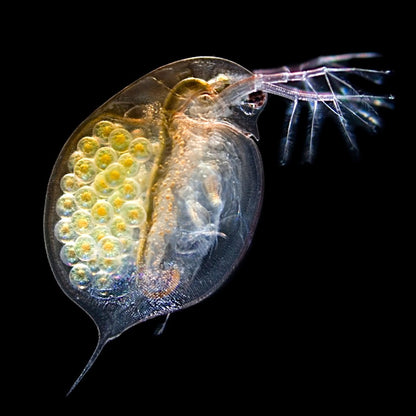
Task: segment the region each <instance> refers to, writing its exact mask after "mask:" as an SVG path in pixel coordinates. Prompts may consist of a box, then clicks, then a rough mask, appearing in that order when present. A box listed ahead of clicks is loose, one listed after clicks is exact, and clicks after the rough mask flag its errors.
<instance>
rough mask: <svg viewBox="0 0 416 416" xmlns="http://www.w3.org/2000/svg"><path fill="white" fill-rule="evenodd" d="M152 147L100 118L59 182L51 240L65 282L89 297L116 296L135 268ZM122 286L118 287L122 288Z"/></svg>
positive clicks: (132, 132) (137, 133)
mask: <svg viewBox="0 0 416 416" xmlns="http://www.w3.org/2000/svg"><path fill="white" fill-rule="evenodd" d="M153 151H154V146H153V145H152V143H151V142H150V141H149V140H148V139H146V138H145V137H142V136H141V135H140V132H138V131H129V130H127V129H125V128H124V127H123V126H122V125H120V124H118V123H113V122H111V121H109V120H102V121H99V122H98V123H96V124H95V126H94V128H93V131H92V134H91V136H86V137H83V138H81V139H80V140H79V142H78V144H77V149H76V151H74V152H73V153H72V154H71V155H70V157H69V161H68V168H69V173H67V174H66V175H64V176H63V177H62V178H61V182H60V186H61V189H62V191H63V194H62V195H61V196H60V197H59V199H58V201H57V203H56V212H57V214H58V215H59V217H60V220H59V221H58V222H57V223H56V226H55V237H56V238H57V239H58V240H59V241H60V242H61V243H63V246H62V249H61V252H60V255H61V260H62V261H63V262H64V263H65V264H66V265H68V266H70V267H71V269H70V272H69V280H70V282H71V283H72V284H73V285H74V286H75V287H76V288H78V289H80V290H85V289H88V290H90V291H91V293H92V294H93V295H98V296H105V297H107V296H118V295H120V293H122V292H123V290H124V289H125V287H126V284H127V280H128V278H129V276H130V275H131V270H132V268H134V264H135V252H136V249H137V241H138V237H139V233H140V227H141V225H142V224H143V223H144V222H145V221H146V219H147V218H146V211H145V209H144V199H145V195H146V189H147V187H148V183H147V181H148V178H149V171H150V168H151V164H152V158H153ZM123 288H124V289H123Z"/></svg>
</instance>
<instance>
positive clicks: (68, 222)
mask: <svg viewBox="0 0 416 416" xmlns="http://www.w3.org/2000/svg"><path fill="white" fill-rule="evenodd" d="M251 75H252V74H251V72H250V71H248V70H246V69H244V68H242V67H241V66H239V65H237V64H235V63H233V62H230V61H227V60H224V59H219V58H207V57H201V58H191V59H186V60H182V61H178V62H175V63H172V64H169V65H167V66H164V67H162V68H159V69H157V70H155V71H153V72H151V73H150V74H148V75H146V76H144V77H142V78H140V79H139V80H138V81H136V82H134V83H133V84H131V85H130V86H128V87H127V88H125V89H124V90H122V91H121V92H119V93H118V94H117V95H115V96H114V97H113V98H111V99H110V100H109V101H107V102H106V103H105V104H103V105H102V106H101V107H100V108H98V109H97V110H96V111H94V112H93V113H92V114H91V115H90V116H89V117H88V118H87V119H86V120H85V121H84V122H83V123H81V125H80V126H79V127H78V128H77V129H76V130H75V131H74V133H73V134H72V135H71V137H70V138H69V140H68V141H67V142H66V144H65V145H64V147H63V149H62V151H61V153H60V155H59V157H58V159H57V162H56V164H55V167H54V169H53V172H52V175H51V178H50V182H49V187H48V192H47V199H46V206H45V220H44V222H45V239H46V247H47V252H48V257H49V260H50V264H51V267H52V270H53V272H54V275H55V278H56V280H57V281H58V283H59V285H60V286H61V288H62V290H63V291H64V292H65V293H66V294H67V295H68V296H69V297H70V298H71V299H72V300H73V301H74V302H75V303H77V304H78V305H79V306H80V307H81V308H83V309H84V310H85V311H86V312H87V313H88V314H89V315H90V316H91V317H92V319H93V320H94V322H95V323H96V325H97V327H98V329H99V334H100V337H99V342H98V346H97V349H96V351H95V353H94V354H93V356H92V357H91V360H90V362H89V363H88V364H87V367H86V368H85V370H84V372H83V373H82V374H81V376H80V378H81V377H82V376H83V374H84V373H85V371H86V370H88V368H89V367H90V366H91V364H92V363H93V362H94V360H95V358H96V357H97V355H98V354H99V352H100V351H101V349H102V347H103V346H104V345H105V343H106V342H107V341H108V340H110V339H112V338H114V337H116V336H118V335H119V334H121V333H122V332H123V331H125V330H126V329H127V328H129V327H131V326H133V325H135V324H137V323H139V322H142V321H145V320H147V319H150V318H152V317H155V316H158V315H164V314H169V313H171V312H173V311H176V310H180V309H183V308H185V307H188V306H190V305H192V304H195V303H197V302H199V301H201V300H202V299H204V298H206V297H207V296H209V295H210V294H212V293H213V292H215V290H217V289H218V288H219V286H221V284H223V282H224V281H225V280H226V279H227V278H228V277H229V275H230V274H231V272H232V271H233V270H234V269H235V267H236V266H237V264H238V263H239V261H240V260H241V258H242V256H243V255H244V253H245V251H246V249H247V247H248V245H249V244H250V241H251V238H252V235H253V232H254V229H255V226H256V223H257V218H258V215H259V210H260V207H261V202H262V192H263V168H262V162H261V158H260V155H259V152H258V150H257V147H256V145H255V143H254V141H253V138H256V136H257V128H256V120H257V116H258V114H259V112H260V111H261V109H262V106H263V105H264V102H265V100H264V102H263V103H262V104H261V105H259V106H258V108H256V111H251V112H250V113H248V112H247V111H244V108H242V107H241V106H240V105H239V104H237V103H234V104H230V105H229V106H227V107H224V106H223V105H222V103H221V102H220V100H218V99H217V98H218V95H219V93H220V92H221V91H222V90H224V88H226V87H227V86H228V85H232V84H234V83H236V82H238V81H239V80H241V79H244V78H247V77H248V76H251ZM77 382H78V381H77ZM77 382H76V383H77ZM76 383H75V384H76Z"/></svg>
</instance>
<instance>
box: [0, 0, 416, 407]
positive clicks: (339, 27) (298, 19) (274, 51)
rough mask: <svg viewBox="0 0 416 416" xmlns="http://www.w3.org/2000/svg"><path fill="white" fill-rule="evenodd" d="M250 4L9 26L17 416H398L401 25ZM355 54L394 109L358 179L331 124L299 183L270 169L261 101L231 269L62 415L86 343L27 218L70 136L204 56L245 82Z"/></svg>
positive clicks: (403, 302) (386, 16) (278, 107)
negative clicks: (111, 104) (257, 207)
mask: <svg viewBox="0 0 416 416" xmlns="http://www.w3.org/2000/svg"><path fill="white" fill-rule="evenodd" d="M264 3H265V2H253V3H247V2H246V3H243V2H235V3H231V4H228V3H225V2H219V3H212V2H200V3H181V4H171V5H169V6H166V5H163V4H159V3H158V4H149V5H146V7H144V5H143V6H140V5H138V4H136V5H135V6H134V7H133V8H132V6H130V5H129V4H125V3H120V4H109V5H104V4H102V5H100V6H99V7H98V8H96V7H91V8H89V6H87V4H86V5H85V6H84V7H83V8H75V7H74V6H72V5H71V6H70V5H62V6H60V7H59V10H58V9H46V8H45V10H41V9H39V8H36V9H35V8H34V9H33V10H27V11H26V15H27V17H30V16H31V15H32V13H33V15H32V16H33V18H29V21H30V22H29V23H28V24H22V25H21V27H22V28H23V27H24V28H25V30H26V35H25V36H24V37H23V38H22V40H21V41H19V40H18V39H17V38H16V39H14V40H13V41H14V42H16V45H17V47H16V48H15V51H18V55H19V56H18V57H17V58H18V60H19V62H21V64H20V65H19V69H20V70H22V69H23V74H22V75H19V76H20V77H21V80H20V81H21V82H20V86H21V87H23V88H22V89H21V90H15V93H14V96H15V98H16V97H17V98H18V100H17V101H18V104H16V107H15V108H14V110H15V111H14V112H15V113H18V115H20V114H21V115H23V116H24V117H23V120H26V121H24V122H23V124H25V123H27V120H30V126H31V128H30V129H29V130H28V131H30V132H31V133H30V134H26V135H24V136H23V137H22V138H21V140H22V141H23V142H24V143H23V146H25V148H26V149H30V150H29V151H27V153H28V154H30V155H29V158H28V159H29V160H30V162H28V163H29V164H28V166H30V169H31V173H30V175H29V176H30V178H27V180H28V183H30V184H31V185H30V189H31V190H32V188H33V190H32V191H33V193H32V197H31V202H30V213H31V215H33V218H32V220H31V221H30V222H31V224H33V225H34V228H33V230H31V231H30V232H28V230H27V229H26V230H25V235H30V238H28V239H26V240H25V243H24V247H21V249H22V250H24V251H27V252H29V253H30V258H27V256H26V259H27V262H26V260H25V261H23V262H22V265H21V266H19V269H21V268H24V269H30V273H19V276H16V282H15V285H18V289H17V290H18V292H19V293H23V292H24V294H25V295H24V297H23V299H25V300H24V302H23V303H24V314H23V315H21V316H20V317H19V318H18V319H17V320H16V321H15V323H13V327H14V331H15V332H14V333H13V334H12V335H11V336H8V337H5V338H4V339H5V341H4V342H5V343H7V344H9V345H10V346H11V347H12V350H13V351H15V352H18V354H17V358H13V362H14V366H13V372H12V373H13V374H12V377H13V380H14V381H13V383H12V382H9V383H8V387H9V388H10V392H11V393H13V397H16V399H14V400H13V405H14V406H15V407H16V408H18V407H20V406H22V405H27V404H28V403H30V404H31V405H32V406H33V409H35V408H36V409H40V410H41V409H47V408H50V407H52V406H53V409H55V410H56V412H57V413H58V414H60V411H61V410H62V409H67V408H70V407H72V406H74V408H76V409H81V408H84V407H88V408H91V406H93V407H95V408H96V410H97V414H98V413H102V412H104V413H105V412H106V410H108V409H109V408H110V407H111V406H113V405H114V406H117V407H118V409H119V412H120V411H128V410H130V411H131V410H133V409H134V411H135V412H137V413H139V412H145V411H152V412H154V413H156V414H158V413H159V412H160V413H162V411H163V412H165V411H170V412H171V411H174V412H192V413H195V414H199V413H201V412H202V411H208V410H210V409H212V410H214V411H216V412H218V411H225V410H231V411H234V412H237V411H239V410H241V409H247V410H248V409H250V410H251V411H252V412H254V414H263V413H265V412H271V413H282V414H293V413H295V412H297V411H300V410H302V411H305V410H308V411H310V410H320V411H325V410H329V411H331V414H338V413H339V412H340V411H343V410H353V409H354V410H356V409H357V408H358V406H359V408H360V409H361V410H364V411H369V410H373V409H374V408H376V407H377V408H380V409H381V408H384V409H386V408H390V409H392V410H397V409H398V408H399V406H400V403H402V402H403V399H404V398H405V397H406V396H407V394H408V392H409V389H410V388H409V386H407V385H406V383H405V382H403V379H402V377H403V375H402V370H405V372H406V368H407V366H408V363H407V359H406V358H405V351H406V349H407V343H408V336H407V333H408V328H407V327H406V325H405V322H406V321H407V319H408V314H409V313H410V305H409V303H408V291H409V282H410V280H411V275H413V274H414V272H413V270H412V269H411V268H410V269H409V268H407V267H408V266H407V265H410V261H409V260H411V255H412V252H413V250H412V248H413V233H414V221H413V211H414V205H415V204H414V202H412V199H411V197H412V193H413V192H412V191H413V189H414V185H413V179H414V174H415V167H414V157H413V154H414V150H415V144H414V127H413V125H412V124H413V122H412V118H408V117H405V114H404V113H405V111H406V109H407V107H406V106H407V103H406V94H404V92H405V91H407V90H411V88H412V77H413V76H414V74H412V71H414V69H411V68H412V67H414V65H413V64H412V63H411V62H410V61H409V60H410V59H411V56H409V55H410V54H409V52H411V51H408V50H407V46H406V45H407V43H408V42H409V37H408V33H409V28H408V26H407V24H406V16H405V15H406V11H405V10H402V8H401V7H400V4H399V3H397V4H394V5H393V6H391V5H388V7H389V8H388V9H387V8H386V9H384V6H382V5H381V4H380V3H374V4H371V3H366V4H365V5H364V4H361V3H360V4H358V3H354V2H348V3H346V2H341V3H332V4H327V3H323V2H322V3H319V4H317V3H316V2H309V3H305V4H297V3H295V2H292V4H289V3H290V2H289V3H288V2H282V3H281V4H280V3H279V4H277V5H276V6H274V5H272V3H271V2H267V4H264ZM361 51H376V52H380V53H381V54H383V58H382V59H378V60H377V61H375V62H374V65H376V66H377V67H379V68H380V69H387V68H389V69H393V70H394V73H393V75H392V77H391V79H390V80H389V81H388V82H387V83H386V87H385V88H386V93H393V94H395V95H396V108H395V110H394V111H389V110H385V111H384V110H383V111H382V116H383V119H384V121H385V126H384V128H383V130H382V131H381V132H380V133H379V134H378V135H376V136H371V135H368V134H367V132H365V131H364V130H361V131H360V133H359V137H360V139H359V143H360V147H361V159H360V161H359V162H357V163H352V161H351V160H350V158H349V155H348V153H347V152H346V151H345V149H344V148H343V140H342V137H341V134H340V133H339V132H338V131H337V130H336V129H335V127H334V126H331V123H329V124H328V126H327V127H326V130H325V131H324V132H323V137H322V142H321V149H320V156H319V158H318V160H317V163H316V164H315V165H313V166H312V167H308V166H301V165H298V164H295V165H294V166H290V167H286V168H282V167H279V166H278V163H277V155H278V140H279V138H280V136H281V133H282V123H283V119H284V111H285V108H286V103H285V100H283V99H281V98H278V97H270V98H269V103H268V105H267V107H266V109H265V111H264V112H263V113H262V114H261V116H260V119H259V129H260V135H261V140H260V142H259V143H258V145H259V148H260V151H261V153H262V155H263V160H264V165H265V178H266V186H265V200H264V207H263V211H262V214H261V217H260V222H259V225H258V229H257V232H256V234H255V237H254V240H253V244H252V246H251V249H250V250H249V252H248V253H247V255H246V256H245V258H244V259H243V261H242V262H241V264H240V267H239V268H238V269H237V271H236V272H235V273H234V275H233V276H232V278H231V279H230V280H229V281H228V282H227V283H226V284H225V285H224V287H222V288H221V289H220V290H219V291H218V292H216V293H215V294H214V295H213V296H212V297H210V298H209V299H207V300H205V301H203V302H202V303H200V304H198V305H196V306H193V307H192V308H189V309H187V310H184V311H181V312H178V313H175V314H173V315H172V316H171V319H170V320H169V322H168V325H167V327H166V329H165V332H164V333H163V334H162V335H161V336H154V335H153V333H154V331H155V329H156V327H157V325H158V324H160V323H161V322H162V320H161V319H155V320H151V321H149V322H146V323H144V324H142V325H140V326H137V327H134V328H132V329H130V330H128V331H127V332H126V333H124V334H123V335H122V336H121V337H119V338H118V339H116V340H114V341H112V342H111V343H109V344H108V345H107V346H106V348H105V349H104V351H103V352H102V355H101V356H100V357H99V358H98V360H97V362H96V363H95V365H94V366H93V367H92V369H91V370H90V372H89V373H88V374H87V375H86V377H85V378H84V380H83V381H82V382H81V383H80V385H79V386H78V387H77V388H76V390H75V391H74V392H73V393H72V394H71V396H69V397H68V398H65V394H66V392H67V390H68V389H69V387H70V386H71V384H72V382H73V381H74V380H75V378H76V377H77V376H78V374H79V373H80V371H81V370H82V368H83V366H84V365H85V363H86V361H87V360H88V358H89V356H90V354H91V353H92V351H93V349H94V347H95V343H96V329H95V326H94V324H93V322H92V321H91V320H90V318H89V317H88V316H87V315H86V314H85V313H84V312H83V311H82V310H80V309H79V308H78V307H77V306H76V305H75V304H74V303H72V302H71V301H70V300H69V299H68V298H67V297H66V296H65V295H64V294H63V293H62V292H61V291H60V289H59V287H58V286H57V284H56V283H55V280H54V278H53V275H52V272H51V271H50V268H49V265H48V263H47V258H46V253H45V250H44V245H43V236H42V214H43V203H44V199H45V192H46V186H47V181H48V177H49V174H50V171H51V170H52V166H53V163H54V161H55V159H56V157H57V155H58V153H59V150H60V149H61V147H62V146H63V144H64V142H65V140H66V139H67V138H68V137H69V135H70V134H71V132H72V131H73V130H74V129H75V128H76V126H77V125H78V124H79V123H80V122H81V121H82V120H84V119H85V118H86V117H87V116H88V115H89V114H90V113H91V112H92V111H93V110H94V109H95V108H97V107H98V106H99V105H101V104H102V103H103V102H104V101H105V100H107V99H108V98H109V97H111V96H112V95H114V94H115V93H117V92H118V91H119V90H120V89H122V88H123V87H125V86H126V85H128V84H130V83H131V82H133V81H134V80H136V79H137V78H139V77H140V76H142V75H144V74H146V73H147V72H149V71H151V70H153V69H155V68H157V67H159V66H161V65H164V64H166V63H169V62H172V61H175V60H178V59H182V58H186V57H191V56H198V55H214V56H220V57H224V58H227V59H230V60H233V61H235V62H238V63H239V64H241V65H242V66H244V67H246V68H248V69H256V68H272V67H279V66H282V65H286V64H293V63H298V62H302V61H305V60H308V59H311V58H313V57H316V56H319V55H327V54H338V53H347V52H361ZM368 65H369V66H371V65H372V63H371V61H369V62H368ZM405 84H406V85H405ZM404 87H406V88H407V89H406V90H405V88H404ZM20 120H22V118H20ZM26 127H27V126H26ZM33 132H35V134H34V135H33ZM26 141H27V142H28V143H26ZM26 145H28V146H29V147H26ZM29 179H30V180H29ZM26 212H27V211H26ZM19 299H22V297H19ZM11 300H12V302H16V301H17V300H16V299H15V298H12V299H11ZM18 310H19V311H20V310H21V307H19V308H18ZM13 315H16V314H13ZM6 361H7V360H6ZM12 377H8V378H9V379H10V380H11V379H12ZM6 396H8V397H11V395H10V394H9V393H7V394H6ZM145 409H148V410H145ZM221 409H222V410H221ZM287 409H289V411H288V410H287Z"/></svg>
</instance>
